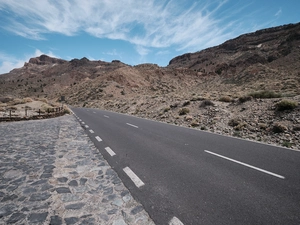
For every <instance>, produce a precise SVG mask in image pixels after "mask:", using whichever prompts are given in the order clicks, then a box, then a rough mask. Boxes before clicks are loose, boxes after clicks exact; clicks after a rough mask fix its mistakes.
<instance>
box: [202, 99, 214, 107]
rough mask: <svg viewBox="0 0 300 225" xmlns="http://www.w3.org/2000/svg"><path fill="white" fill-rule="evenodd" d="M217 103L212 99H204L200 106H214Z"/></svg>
mask: <svg viewBox="0 0 300 225" xmlns="http://www.w3.org/2000/svg"><path fill="white" fill-rule="evenodd" d="M214 105H215V104H214V103H213V102H212V101H210V100H204V101H203V102H201V104H200V106H199V107H200V108H203V107H206V106H214Z"/></svg>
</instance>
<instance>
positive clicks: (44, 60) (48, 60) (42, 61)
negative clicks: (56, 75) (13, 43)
mask: <svg viewBox="0 0 300 225" xmlns="http://www.w3.org/2000/svg"><path fill="white" fill-rule="evenodd" d="M65 62H67V61H66V60H63V59H56V58H52V57H49V56H47V55H41V56H39V57H36V58H31V59H30V60H29V63H31V64H37V65H47V64H54V63H58V64H62V63H65Z"/></svg>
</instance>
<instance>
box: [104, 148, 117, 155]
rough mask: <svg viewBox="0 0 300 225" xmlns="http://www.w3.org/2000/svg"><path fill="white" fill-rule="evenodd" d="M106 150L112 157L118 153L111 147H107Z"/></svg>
mask: <svg viewBox="0 0 300 225" xmlns="http://www.w3.org/2000/svg"><path fill="white" fill-rule="evenodd" d="M105 150H106V151H107V152H108V154H110V156H114V155H116V153H115V152H114V151H113V150H112V149H111V148H110V147H106V148H105Z"/></svg>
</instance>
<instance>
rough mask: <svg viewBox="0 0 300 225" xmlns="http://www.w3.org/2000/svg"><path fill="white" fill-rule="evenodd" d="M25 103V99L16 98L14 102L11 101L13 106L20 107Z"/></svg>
mask: <svg viewBox="0 0 300 225" xmlns="http://www.w3.org/2000/svg"><path fill="white" fill-rule="evenodd" d="M23 103H24V101H23V99H20V98H15V99H14V100H13V101H11V105H19V104H23Z"/></svg>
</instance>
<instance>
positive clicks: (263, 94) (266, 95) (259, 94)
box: [249, 91, 281, 98]
mask: <svg viewBox="0 0 300 225" xmlns="http://www.w3.org/2000/svg"><path fill="white" fill-rule="evenodd" d="M249 96H251V97H253V98H280V97H281V94H280V93H276V92H274V91H257V92H252V93H250V94H249Z"/></svg>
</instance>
